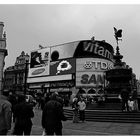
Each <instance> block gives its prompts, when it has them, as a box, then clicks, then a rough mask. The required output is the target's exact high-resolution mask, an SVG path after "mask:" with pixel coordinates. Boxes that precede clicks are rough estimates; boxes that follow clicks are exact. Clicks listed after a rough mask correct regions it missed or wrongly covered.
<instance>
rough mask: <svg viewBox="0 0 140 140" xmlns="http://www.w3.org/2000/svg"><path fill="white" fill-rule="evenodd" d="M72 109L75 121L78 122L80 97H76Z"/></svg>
mask: <svg viewBox="0 0 140 140" xmlns="http://www.w3.org/2000/svg"><path fill="white" fill-rule="evenodd" d="M72 110H73V123H78V122H79V119H78V99H77V98H74V99H73V103H72Z"/></svg>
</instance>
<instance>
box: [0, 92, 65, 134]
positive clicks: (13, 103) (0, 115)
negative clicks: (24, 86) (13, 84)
mask: <svg viewBox="0 0 140 140" xmlns="http://www.w3.org/2000/svg"><path fill="white" fill-rule="evenodd" d="M44 99H45V100H44V101H45V102H43V105H42V108H41V109H42V122H41V124H42V128H43V129H44V131H45V135H54V134H55V135H62V122H61V121H66V120H67V119H66V117H65V116H64V113H63V100H62V98H61V97H59V95H58V93H52V94H50V95H49V96H46V97H45V98H44ZM34 107H35V104H34V103H32V102H27V100H26V96H25V95H24V94H19V95H16V96H15V95H13V94H12V93H11V92H9V91H3V93H2V94H1V95H0V135H7V134H8V131H10V130H11V123H12V121H13V122H14V128H13V130H12V134H11V135H17V136H21V135H26V136H29V135H30V134H31V130H32V125H33V124H32V118H33V117H34V111H33V108H34Z"/></svg>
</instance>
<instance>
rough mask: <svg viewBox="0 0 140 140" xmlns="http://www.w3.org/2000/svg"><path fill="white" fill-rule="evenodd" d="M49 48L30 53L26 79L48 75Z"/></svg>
mask: <svg viewBox="0 0 140 140" xmlns="http://www.w3.org/2000/svg"><path fill="white" fill-rule="evenodd" d="M49 67H50V48H43V49H40V50H35V51H32V52H31V54H30V65H29V73H28V77H36V76H44V75H49Z"/></svg>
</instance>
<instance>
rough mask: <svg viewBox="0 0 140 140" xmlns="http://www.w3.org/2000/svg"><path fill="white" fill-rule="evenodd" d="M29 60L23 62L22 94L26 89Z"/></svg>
mask: <svg viewBox="0 0 140 140" xmlns="http://www.w3.org/2000/svg"><path fill="white" fill-rule="evenodd" d="M28 62H29V60H26V62H25V78H24V94H25V95H26V90H27V74H28V64H29V63H28Z"/></svg>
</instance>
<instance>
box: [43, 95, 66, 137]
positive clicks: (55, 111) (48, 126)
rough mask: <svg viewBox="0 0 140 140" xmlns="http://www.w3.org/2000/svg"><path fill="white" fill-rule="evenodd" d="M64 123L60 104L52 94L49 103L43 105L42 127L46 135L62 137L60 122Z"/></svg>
mask: <svg viewBox="0 0 140 140" xmlns="http://www.w3.org/2000/svg"><path fill="white" fill-rule="evenodd" d="M62 120H63V121H66V117H65V116H64V114H63V108H62V105H61V103H60V102H59V101H58V100H57V95H56V94H55V93H53V94H52V95H51V97H50V101H48V102H47V103H46V104H45V107H44V109H43V113H42V127H43V128H44V129H45V132H46V134H47V135H54V134H56V135H62V122H61V121H62Z"/></svg>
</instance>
